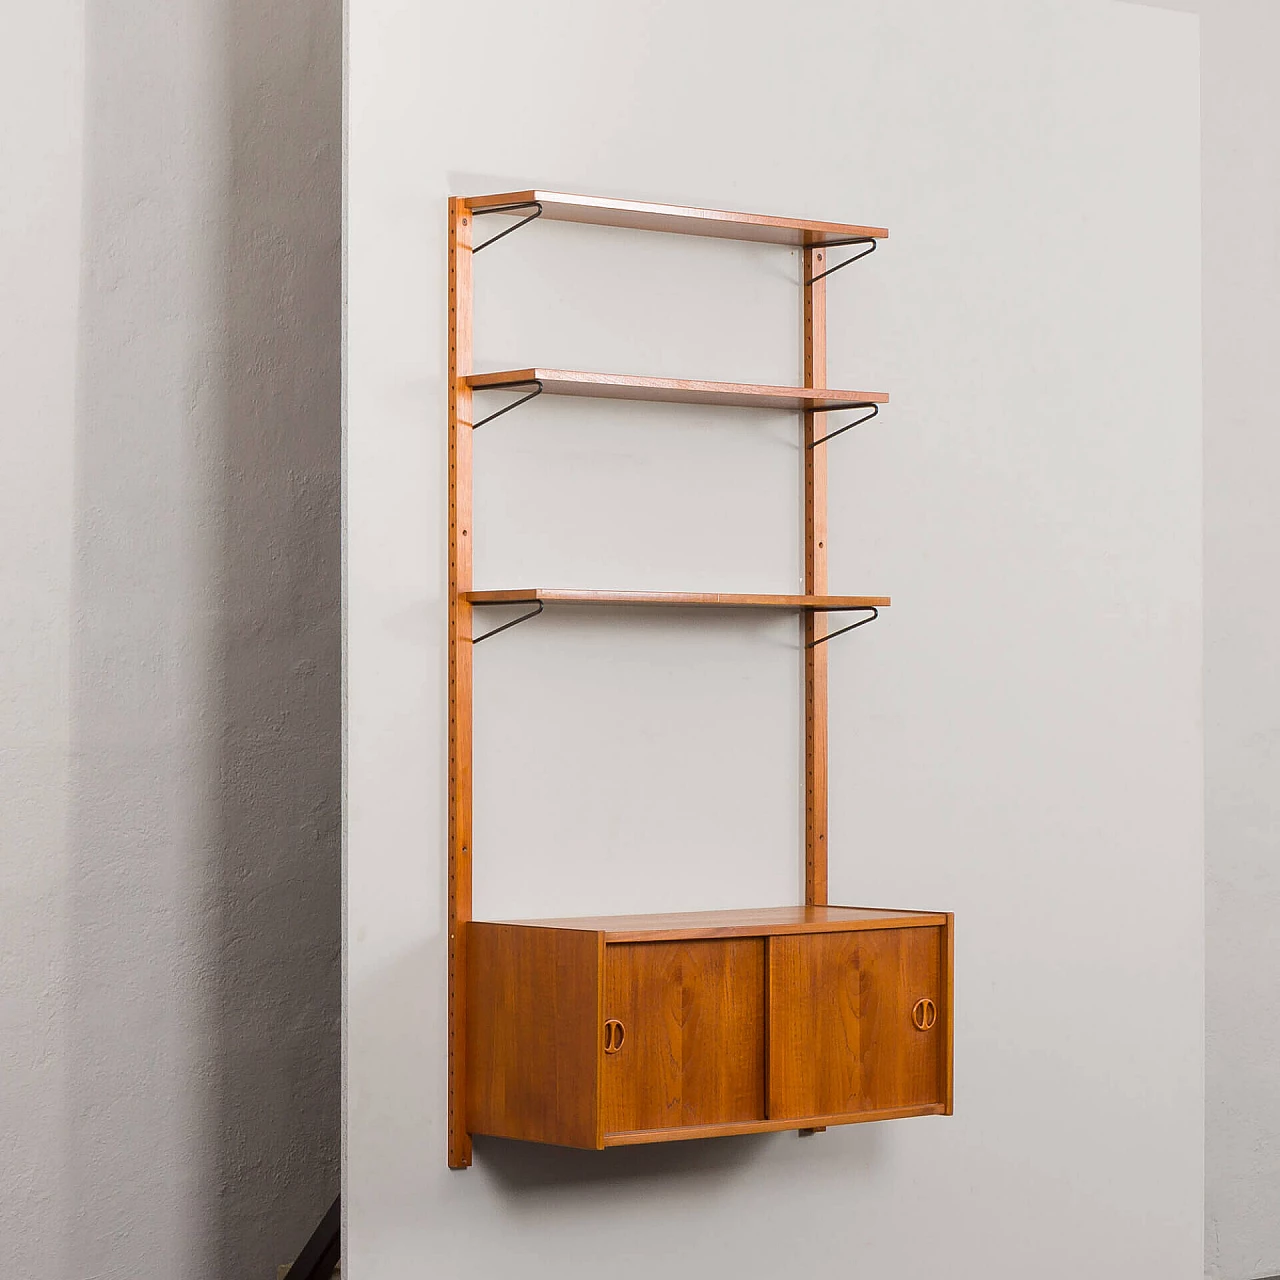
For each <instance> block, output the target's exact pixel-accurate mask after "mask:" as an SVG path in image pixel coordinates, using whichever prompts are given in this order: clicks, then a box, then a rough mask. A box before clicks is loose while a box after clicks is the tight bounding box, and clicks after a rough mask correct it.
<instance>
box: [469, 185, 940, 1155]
mask: <svg viewBox="0 0 1280 1280" xmlns="http://www.w3.org/2000/svg"><path fill="white" fill-rule="evenodd" d="M493 215H506V216H507V217H508V218H510V219H513V220H514V221H512V222H511V223H510V225H508V226H506V227H504V228H503V229H502V230H499V231H497V232H496V233H494V234H492V235H490V236H489V237H488V238H487V239H485V240H481V241H477V239H476V236H475V223H476V220H477V218H482V217H483V218H487V217H490V216H493ZM537 218H546V219H558V220H562V221H569V222H587V223H597V224H602V225H606V226H615V227H627V228H630V229H633V230H641V231H656V232H666V233H676V234H685V235H696V236H717V237H721V238H726V239H738V240H752V241H759V242H762V243H767V244H776V245H783V246H793V247H795V248H798V249H799V250H800V254H799V259H800V265H801V278H800V289H801V298H802V304H803V305H802V317H803V327H802V340H803V353H804V354H803V368H802V370H801V380H800V382H799V384H798V385H797V386H794V387H779V386H773V385H755V384H748V383H725V382H702V381H693V380H688V379H672V378H665V377H657V376H649V375H637V374H617V373H583V372H577V371H570V370H564V369H540V368H536V367H530V368H524V369H516V370H506V371H500V372H477V371H475V370H474V369H472V367H471V351H472V341H471V339H472V292H473V291H472V278H473V271H474V260H475V255H476V254H477V253H478V252H479V251H480V250H482V249H485V248H487V247H489V246H490V245H492V244H494V243H495V242H496V241H498V240H502V239H503V238H504V237H505V236H508V235H510V234H511V232H513V231H516V230H518V229H519V228H520V227H522V226H524V225H525V224H527V223H530V222H533V221H534V220H535V219H537ZM887 235H888V232H887V231H885V229H884V228H883V227H864V226H856V225H851V224H841V223H831V222H814V221H810V220H807V219H790V218H775V217H771V216H767V215H763V214H745V213H727V212H724V211H721V210H716V209H694V208H685V207H680V206H672V205H657V204H648V203H643V202H639V201H626V200H609V199H603V198H600V197H593V196H571V195H563V194H559V193H556V192H546V191H521V192H514V193H508V194H504V195H494V196H478V197H470V198H461V197H455V198H454V199H452V200H451V201H450V202H449V1163H450V1165H451V1166H452V1167H454V1168H465V1167H466V1166H467V1165H468V1164H470V1162H471V1135H472V1134H473V1133H482V1134H492V1135H497V1136H500V1137H507V1138H520V1139H525V1140H527V1141H531V1142H546V1143H556V1144H559V1145H563V1146H572V1147H587V1148H595V1149H599V1148H602V1147H609V1146H625V1145H628V1144H631V1143H640V1142H666V1141H670V1140H672V1139H681V1138H702V1137H714V1136H718V1135H723V1134H738V1133H764V1132H769V1131H773V1130H779V1129H821V1128H824V1127H826V1126H828V1125H835V1124H848V1123H853V1122H857V1121H863V1120H885V1119H890V1118H895V1117H901V1116H920V1115H938V1114H950V1112H951V1040H952V998H951V989H952V963H951V957H952V932H953V921H952V917H951V916H950V915H949V914H946V913H937V912H905V911H879V910H873V909H863V908H854V907H833V906H829V905H827V780H828V762H827V642H828V641H829V640H832V639H834V638H835V637H836V636H838V635H841V634H844V633H845V632H848V631H852V630H854V629H855V628H856V627H860V626H863V625H865V624H866V623H867V622H870V621H872V620H874V619H875V618H876V617H877V616H878V615H879V610H880V609H881V608H884V607H885V606H887V605H888V604H889V599H888V597H887V596H880V595H870V594H856V595H852V594H842V595H836V594H832V593H831V592H829V591H828V588H827V465H826V450H827V447H828V446H829V444H830V442H832V441H834V440H835V439H836V437H838V436H843V435H844V434H845V433H846V432H847V431H849V430H850V429H851V428H852V427H854V426H858V425H859V424H860V423H863V422H866V421H868V420H869V419H870V418H871V417H873V416H874V415H875V414H876V413H877V412H878V410H879V407H880V405H882V404H884V403H886V402H887V401H888V399H889V397H888V395H886V394H885V393H884V392H879V391H848V390H839V389H834V388H829V387H827V385H826V383H827V378H826V373H827V358H826V351H827V346H826V344H827V317H826V287H827V280H828V278H829V277H830V276H832V275H833V274H834V273H835V272H837V271H840V270H842V269H843V268H844V267H846V266H848V265H849V264H850V263H851V262H853V261H856V260H857V259H858V258H860V257H865V256H866V255H867V254H868V253H870V252H871V251H872V250H873V249H874V248H875V247H876V245H877V244H878V243H879V242H880V241H881V240H883V239H884V237H885V236H887ZM844 248H848V249H856V252H853V253H851V254H850V256H848V257H845V258H844V259H843V260H842V261H840V262H837V263H835V264H833V263H832V262H831V260H830V257H831V254H830V251H831V250H833V249H844ZM504 392H505V393H506V403H504V404H501V405H500V406H499V407H490V406H487V407H486V411H485V412H484V413H483V415H481V416H477V415H476V412H475V404H476V397H477V396H478V395H482V396H484V397H486V398H487V397H490V396H491V395H492V394H494V393H498V394H499V395H501V393H504ZM543 394H549V395H568V396H592V397H595V398H598V399H601V400H605V401H608V400H617V399H625V400H646V401H657V402H662V401H667V402H675V403H683V404H694V405H703V406H706V407H707V408H708V409H709V410H710V411H712V412H717V413H721V412H727V411H731V410H733V409H735V408H743V407H747V408H752V407H755V408H775V409H789V410H793V411H795V412H796V413H797V414H798V415H799V418H800V443H801V445H802V457H803V460H804V462H803V484H804V565H803V569H802V574H801V575H800V576H802V577H803V583H804V589H803V591H801V592H795V593H778V592H761V593H741V592H738V593H720V592H689V591H629V590H625V589H606V590H598V589H583V588H546V587H524V588H512V587H496V588H486V589H482V590H477V589H476V588H475V585H474V583H473V582H472V551H471V548H472V529H471V517H472V502H471V493H472V469H471V435H472V432H473V431H475V430H476V429H477V428H479V427H482V426H484V425H485V424H486V423H490V422H493V421H494V420H495V419H498V418H502V417H503V415H505V414H507V413H509V412H511V411H512V410H514V409H516V408H518V407H519V406H520V405H522V404H524V403H525V402H526V401H528V400H531V399H533V398H534V397H536V396H540V395H543ZM512 396H515V397H516V398H514V399H512V398H511V397H512ZM849 410H865V411H866V412H865V413H864V414H863V415H862V416H861V417H858V418H855V419H853V420H850V421H846V422H844V423H842V424H840V425H838V426H835V427H831V426H829V425H828V422H829V419H828V415H829V414H834V413H838V412H844V411H849ZM566 603H567V604H576V605H582V604H609V605H617V604H625V605H631V606H636V607H642V608H652V607H655V606H681V607H688V606H696V607H697V608H698V610H706V609H717V610H719V609H738V610H759V609H769V610H785V611H788V612H791V613H793V614H795V615H796V616H797V618H798V619H799V628H798V637H797V639H798V646H797V654H798V657H799V659H800V664H801V669H802V677H803V687H804V699H803V717H804V786H805V794H804V813H805V830H804V883H805V905H804V906H801V907H774V908H765V909H762V910H758V911H724V912H712V913H702V914H682V915H669V916H634V917H632V916H614V917H602V918H584V919H574V920H542V921H513V922H508V923H481V922H476V921H473V920H472V918H471V866H472V856H473V850H472V813H471V806H472V778H471V767H472V760H471V728H472V679H473V674H474V659H473V654H474V650H475V646H476V644H477V643H479V642H480V641H482V640H486V639H489V638H490V637H492V636H496V635H497V634H498V633H499V632H503V631H508V630H509V629H510V628H512V627H514V626H516V625H518V624H519V623H522V622H526V621H528V620H529V619H531V618H533V617H534V616H535V615H537V614H538V613H541V612H542V610H543V609H544V608H545V607H546V606H547V605H553V606H554V605H558V604H566ZM503 606H506V607H507V608H508V609H511V608H513V607H517V608H520V607H525V606H532V608H527V609H526V610H525V611H524V612H522V613H519V615H518V616H515V617H511V616H508V617H507V618H506V620H503V619H502V616H501V614H499V620H498V622H497V623H496V624H494V625H492V626H490V627H489V629H488V630H486V631H483V632H482V633H480V634H476V633H475V631H473V621H474V615H475V611H476V610H477V609H486V610H488V609H499V610H500V609H501V608H502V607H503ZM848 613H853V614H858V615H862V616H860V617H859V619H858V620H857V621H854V622H852V623H843V624H841V625H840V626H839V627H838V628H837V629H836V630H828V627H827V618H828V616H829V615H831V614H837V615H839V614H848Z"/></svg>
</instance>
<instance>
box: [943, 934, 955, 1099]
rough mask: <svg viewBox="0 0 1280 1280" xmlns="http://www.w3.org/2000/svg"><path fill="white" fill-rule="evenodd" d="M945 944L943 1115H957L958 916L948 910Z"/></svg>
mask: <svg viewBox="0 0 1280 1280" xmlns="http://www.w3.org/2000/svg"><path fill="white" fill-rule="evenodd" d="M943 928H944V930H945V934H944V937H943V943H942V1005H941V1008H940V1009H939V1017H940V1019H941V1020H942V1021H943V1027H942V1041H941V1044H940V1045H939V1052H940V1053H941V1054H942V1102H943V1114H944V1115H948V1116H949V1115H954V1114H955V1109H956V1097H955V1090H956V1085H955V1026H956V1018H955V1010H956V917H955V913H954V912H952V911H948V912H947V923H946V924H945V925H944V926H943Z"/></svg>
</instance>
